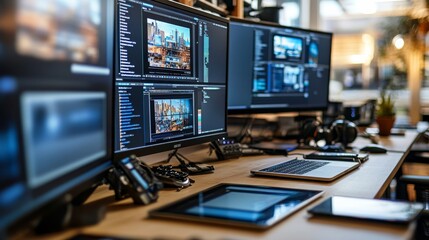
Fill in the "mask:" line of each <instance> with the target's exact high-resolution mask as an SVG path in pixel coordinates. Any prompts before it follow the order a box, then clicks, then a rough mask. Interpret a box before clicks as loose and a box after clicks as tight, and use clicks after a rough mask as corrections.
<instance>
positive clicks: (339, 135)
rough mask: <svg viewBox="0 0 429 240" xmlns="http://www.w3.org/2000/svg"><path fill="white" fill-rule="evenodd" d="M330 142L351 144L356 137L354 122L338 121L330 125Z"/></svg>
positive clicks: (356, 131)
mask: <svg viewBox="0 0 429 240" xmlns="http://www.w3.org/2000/svg"><path fill="white" fill-rule="evenodd" d="M331 133H332V141H333V142H339V143H342V144H344V145H347V144H349V143H352V142H353V141H354V140H355V139H356V138H357V135H358V130H357V127H356V124H355V123H354V122H351V121H348V120H344V119H338V120H335V121H334V122H333V123H332V125H331Z"/></svg>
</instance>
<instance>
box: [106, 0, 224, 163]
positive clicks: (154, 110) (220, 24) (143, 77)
mask: <svg viewBox="0 0 429 240" xmlns="http://www.w3.org/2000/svg"><path fill="white" fill-rule="evenodd" d="M116 13H117V15H118V17H117V21H116V29H117V31H116V40H115V41H116V44H115V45H116V57H115V67H116V69H117V71H116V72H115V90H116V92H115V99H116V100H115V108H114V109H115V130H114V131H115V143H114V145H115V157H114V158H115V159H118V158H122V157H125V156H128V155H130V154H135V155H138V156H141V155H147V154H151V153H155V152H160V151H166V150H170V149H174V148H178V147H182V146H186V145H191V144H196V143H201V142H203V141H210V140H214V139H216V138H219V137H221V136H224V135H225V133H226V117H227V109H226V98H227V97H226V93H227V90H226V84H227V60H228V21H227V20H225V19H223V18H219V17H216V16H212V15H210V14H207V13H204V12H201V11H198V10H194V9H192V8H189V7H186V6H183V5H181V4H177V3H174V2H170V1H150V0H138V1H136V0H122V1H119V2H118V4H117V7H116Z"/></svg>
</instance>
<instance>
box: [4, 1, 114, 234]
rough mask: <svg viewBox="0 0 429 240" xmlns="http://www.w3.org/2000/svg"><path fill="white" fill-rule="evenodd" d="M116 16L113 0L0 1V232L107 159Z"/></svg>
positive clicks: (95, 174)
mask: <svg viewBox="0 0 429 240" xmlns="http://www.w3.org/2000/svg"><path fill="white" fill-rule="evenodd" d="M65 13H66V14H65ZM113 16H114V1H113V0H108V1H104V0H75V1H62V0H50V1H46V0H32V1H29V0H18V1H12V0H6V1H1V3H0V119H1V121H0V146H1V147H0V148H1V151H0V169H1V170H0V236H3V235H2V233H3V231H9V230H10V229H11V228H14V227H15V226H24V225H25V224H19V223H20V222H21V221H24V219H26V218H28V217H29V216H39V215H40V214H39V213H41V212H44V211H43V210H42V209H45V207H47V206H53V205H56V204H57V203H58V202H60V200H61V202H64V201H65V199H67V198H68V197H67V198H66V197H65V196H72V197H74V196H76V195H78V194H80V193H81V192H83V191H86V190H88V189H91V188H92V186H94V183H98V182H99V181H101V178H102V175H103V173H104V172H105V171H106V170H107V169H108V168H109V167H110V166H111V157H112V153H113V151H112V145H113V142H112V140H111V139H112V137H111V136H112V130H111V127H110V126H112V120H111V119H113V115H112V113H113V111H112V110H111V109H112V105H113V102H112V101H111V99H113V89H112V86H113V82H112V81H113V36H114V35H113V30H114V29H113ZM53 202H54V203H55V204H52V203H53ZM30 218H31V219H32V217H30ZM25 226H28V225H25ZM0 238H1V237H0Z"/></svg>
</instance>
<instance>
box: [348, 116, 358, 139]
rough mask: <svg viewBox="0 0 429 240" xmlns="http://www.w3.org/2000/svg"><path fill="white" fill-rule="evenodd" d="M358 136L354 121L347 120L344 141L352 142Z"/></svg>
mask: <svg viewBox="0 0 429 240" xmlns="http://www.w3.org/2000/svg"><path fill="white" fill-rule="evenodd" d="M357 136H358V129H357V126H356V124H355V123H354V122H350V121H348V123H347V127H346V135H345V141H346V142H347V143H352V142H353V141H354V140H356V138H357Z"/></svg>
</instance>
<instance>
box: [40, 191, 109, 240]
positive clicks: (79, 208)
mask: <svg viewBox="0 0 429 240" xmlns="http://www.w3.org/2000/svg"><path fill="white" fill-rule="evenodd" d="M96 188H97V186H94V187H91V188H90V189H88V190H86V191H84V192H83V193H81V194H79V195H77V196H76V197H75V198H71V196H70V195H66V196H64V197H63V199H62V200H60V201H59V202H58V203H56V204H54V205H53V206H52V207H50V208H49V209H48V210H47V211H46V213H45V214H44V215H43V216H42V217H41V219H40V220H39V221H38V223H37V225H36V227H35V229H34V230H35V232H36V233H37V234H45V233H52V232H56V231H61V230H64V229H66V228H70V227H82V226H88V225H94V224H97V223H98V222H100V221H101V220H102V219H103V218H104V216H105V212H106V206H105V205H102V204H98V205H96V204H87V205H83V203H84V202H85V201H86V200H87V199H88V197H89V196H90V195H91V194H92V193H93V192H94V190H95V189H96ZM94 205H95V206H94Z"/></svg>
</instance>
